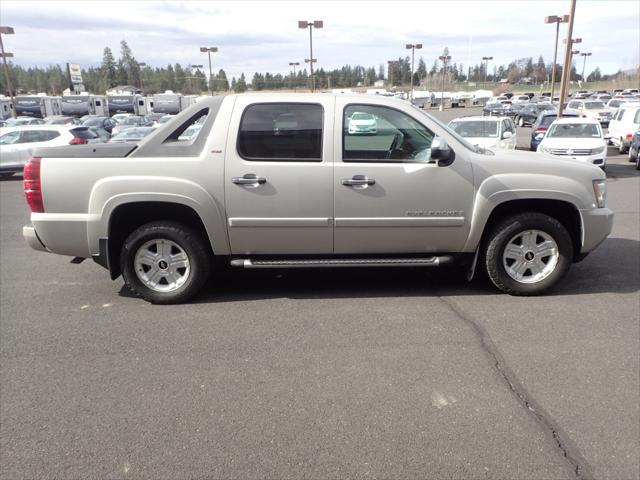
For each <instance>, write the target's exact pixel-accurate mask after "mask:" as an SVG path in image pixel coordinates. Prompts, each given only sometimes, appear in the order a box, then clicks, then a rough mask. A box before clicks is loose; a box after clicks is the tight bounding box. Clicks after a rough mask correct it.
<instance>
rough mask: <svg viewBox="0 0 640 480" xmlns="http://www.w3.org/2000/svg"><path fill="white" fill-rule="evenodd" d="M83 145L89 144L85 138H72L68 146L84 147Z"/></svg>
mask: <svg viewBox="0 0 640 480" xmlns="http://www.w3.org/2000/svg"><path fill="white" fill-rule="evenodd" d="M85 143H89V141H88V140H87V139H86V138H82V137H73V138H72V139H71V141H70V142H69V145H84V144H85Z"/></svg>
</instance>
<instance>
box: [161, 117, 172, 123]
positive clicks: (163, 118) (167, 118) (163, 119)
mask: <svg viewBox="0 0 640 480" xmlns="http://www.w3.org/2000/svg"><path fill="white" fill-rule="evenodd" d="M172 118H173V116H172V115H167V116H165V117H160V119H159V120H158V123H167V122H168V121H169V120H171V119H172Z"/></svg>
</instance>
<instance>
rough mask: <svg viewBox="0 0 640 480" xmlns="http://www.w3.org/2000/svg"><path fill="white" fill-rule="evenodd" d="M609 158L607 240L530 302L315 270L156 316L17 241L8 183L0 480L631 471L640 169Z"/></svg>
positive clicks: (636, 442)
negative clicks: (612, 218) (610, 222)
mask: <svg viewBox="0 0 640 480" xmlns="http://www.w3.org/2000/svg"><path fill="white" fill-rule="evenodd" d="M527 130H528V129H524V131H527ZM524 131H523V129H519V137H520V136H521V135H524ZM613 163H614V164H612V165H610V167H609V172H608V173H609V175H610V176H611V179H610V180H611V181H610V182H609V205H610V206H611V208H612V209H613V210H614V211H616V214H617V217H616V223H615V226H614V232H613V234H612V236H611V237H610V238H609V239H608V240H607V241H605V243H604V244H603V245H602V246H601V247H600V248H599V249H598V250H597V251H596V252H594V253H593V254H592V255H590V256H589V257H587V259H585V260H584V261H583V262H582V263H579V264H575V265H573V267H572V269H571V271H570V273H569V275H568V277H567V278H566V280H565V281H564V283H563V284H562V286H561V287H560V288H559V289H558V290H556V291H555V292H553V293H552V294H550V295H547V296H544V297H534V298H518V297H509V296H505V295H502V294H499V293H497V292H496V291H495V290H494V289H493V288H492V287H491V286H489V285H487V284H486V283H484V282H478V281H474V282H473V283H471V284H469V283H467V282H466V281H465V280H464V278H463V275H461V274H459V273H457V272H455V271H449V270H429V271H425V270H420V269H407V270H405V269H396V270H393V269H371V270H369V269H366V270H333V271H328V270H324V269H323V270H322V271H318V272H303V271H267V272H265V271H261V272H259V271H253V272H246V271H245V272H242V271H240V272H239V271H231V272H228V273H225V274H219V275H217V276H216V278H215V279H213V280H212V282H211V283H210V284H209V286H208V292H207V293H206V294H205V295H204V296H203V297H201V298H199V299H198V301H197V302H195V303H192V304H189V305H180V306H169V307H159V306H152V305H148V304H146V303H144V302H143V301H141V300H138V299H135V298H131V297H130V296H129V295H128V294H127V292H126V290H121V287H122V281H121V280H120V279H119V280H117V281H115V282H111V281H110V280H109V279H108V275H107V273H106V272H105V271H104V270H103V269H101V268H100V267H99V266H97V265H95V264H93V262H90V261H86V262H84V263H82V264H81V265H72V264H69V263H68V259H67V258H65V257H59V256H53V255H47V254H41V253H38V252H32V251H30V250H29V249H28V247H26V245H25V244H24V243H23V241H22V238H21V232H20V229H21V226H22V225H23V224H25V223H27V221H28V209H27V206H26V204H25V202H24V200H23V197H22V192H21V182H20V181H19V180H12V181H2V182H0V243H1V248H0V478H2V479H12V480H13V479H17V478H54V477H55V478H172V479H173V478H265V477H267V478H293V477H295V478H300V477H311V478H345V477H359V478H362V477H372V478H417V477H419V478H518V479H526V478H529V479H562V478H567V479H575V478H597V479H616V480H618V479H637V478H640V473H639V468H640V467H639V463H638V458H639V455H638V453H639V452H640V427H639V425H640V416H639V395H638V392H639V391H640V381H639V377H640V361H639V352H640V331H639V325H640V322H639V320H640V299H639V298H640V297H639V295H638V290H639V288H640V264H639V262H640V260H639V259H640V256H639V255H638V254H639V253H640V223H639V218H640V205H638V203H639V202H640V191H639V186H640V181H639V180H640V177H638V175H637V172H636V171H635V170H633V168H632V166H631V165H630V164H627V162H626V159H623V158H618V159H616V160H613ZM553 432H555V434H556V436H555V437H554V433H553ZM565 452H566V454H567V456H566V457H565ZM576 467H578V471H577V474H576Z"/></svg>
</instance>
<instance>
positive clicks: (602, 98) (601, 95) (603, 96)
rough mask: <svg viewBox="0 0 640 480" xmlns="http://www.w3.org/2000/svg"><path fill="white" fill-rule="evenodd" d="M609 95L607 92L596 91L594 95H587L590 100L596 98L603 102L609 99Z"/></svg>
mask: <svg viewBox="0 0 640 480" xmlns="http://www.w3.org/2000/svg"><path fill="white" fill-rule="evenodd" d="M611 98H612V97H611V95H609V94H608V93H596V94H594V95H591V96H590V97H589V99H590V100H598V101H600V102H604V103H605V104H606V103H607V102H608V101H609V100H611Z"/></svg>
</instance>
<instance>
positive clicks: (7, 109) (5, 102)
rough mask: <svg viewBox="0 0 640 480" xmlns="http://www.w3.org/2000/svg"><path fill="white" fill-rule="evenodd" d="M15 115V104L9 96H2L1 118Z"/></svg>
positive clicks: (4, 118)
mask: <svg viewBox="0 0 640 480" xmlns="http://www.w3.org/2000/svg"><path fill="white" fill-rule="evenodd" d="M11 117H13V104H12V103H11V99H10V98H8V97H0V120H6V119H7V118H11Z"/></svg>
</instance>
